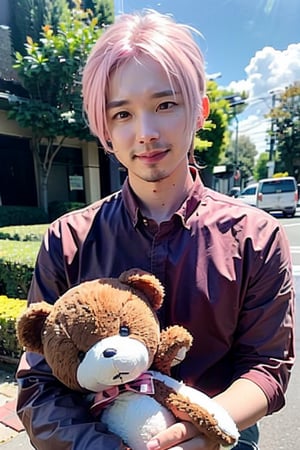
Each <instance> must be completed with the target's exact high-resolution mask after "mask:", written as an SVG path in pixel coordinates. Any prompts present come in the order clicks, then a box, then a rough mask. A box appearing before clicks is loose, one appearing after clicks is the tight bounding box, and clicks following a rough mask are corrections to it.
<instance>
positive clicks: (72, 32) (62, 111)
mask: <svg viewBox="0 0 300 450" xmlns="http://www.w3.org/2000/svg"><path fill="white" fill-rule="evenodd" d="M100 32H101V30H100V29H99V28H97V20H96V19H93V18H91V17H90V16H88V14H87V13H84V12H83V11H79V12H78V11H77V12H76V11H74V12H73V13H72V17H71V18H70V20H69V21H68V22H62V23H60V25H59V26H58V30H57V33H54V31H53V29H52V28H51V26H49V25H45V26H44V27H43V30H42V32H41V37H40V38H39V40H38V41H34V40H33V39H32V38H31V37H27V42H26V44H25V49H26V55H25V56H23V55H22V54H21V53H19V52H17V53H16V63H15V65H14V68H15V69H16V70H17V72H18V75H19V78H20V80H21V82H22V85H23V87H24V88H25V89H26V90H27V91H28V94H29V100H23V101H20V99H15V102H14V103H12V106H11V111H10V114H9V117H10V118H13V119H15V120H17V121H18V123H19V124H20V125H21V126H22V127H25V128H28V127H30V128H31V129H32V131H33V133H34V136H35V137H36V138H37V139H40V138H42V137H43V138H55V137H56V136H68V137H78V138H81V139H83V138H88V137H89V135H90V134H89V130H88V127H87V125H86V123H85V121H84V118H83V116H82V99H81V85H80V77H81V73H80V72H81V70H82V68H83V66H84V64H85V61H86V59H87V56H88V54H89V53H90V50H91V48H92V46H93V44H94V43H95V41H96V39H97V37H98V36H99V35H100Z"/></svg>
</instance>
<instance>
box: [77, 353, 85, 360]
mask: <svg viewBox="0 0 300 450" xmlns="http://www.w3.org/2000/svg"><path fill="white" fill-rule="evenodd" d="M84 357H85V352H82V351H79V352H78V359H79V361H80V362H82V361H83V360H84Z"/></svg>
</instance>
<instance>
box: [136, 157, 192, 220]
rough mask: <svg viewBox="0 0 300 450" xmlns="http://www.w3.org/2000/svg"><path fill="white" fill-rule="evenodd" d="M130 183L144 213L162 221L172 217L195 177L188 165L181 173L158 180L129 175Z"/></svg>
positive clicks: (150, 217) (145, 215)
mask: <svg viewBox="0 0 300 450" xmlns="http://www.w3.org/2000/svg"><path fill="white" fill-rule="evenodd" d="M129 183H130V186H131V188H132V189H133V191H134V193H135V194H136V196H137V198H138V202H139V207H140V210H141V213H142V215H143V216H144V217H147V218H149V219H153V220H155V221H156V222H157V223H161V222H164V221H166V220H168V219H170V218H171V217H172V215H173V214H174V213H175V212H176V211H177V210H178V209H179V208H180V206H181V205H182V203H183V202H184V201H185V199H186V198H187V196H188V193H189V191H190V188H191V186H192V184H193V178H192V175H191V173H190V171H189V168H188V166H186V170H184V171H183V170H181V171H180V174H179V175H178V174H176V175H175V174H171V175H170V176H168V177H167V178H165V179H162V180H160V181H156V182H149V181H145V180H142V179H140V178H137V177H134V176H132V175H129Z"/></svg>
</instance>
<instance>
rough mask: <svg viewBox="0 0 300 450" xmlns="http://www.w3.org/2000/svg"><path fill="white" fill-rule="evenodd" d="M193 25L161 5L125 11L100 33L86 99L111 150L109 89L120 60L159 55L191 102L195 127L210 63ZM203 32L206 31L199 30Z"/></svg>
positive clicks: (92, 121)
mask: <svg viewBox="0 0 300 450" xmlns="http://www.w3.org/2000/svg"><path fill="white" fill-rule="evenodd" d="M193 32H194V33H198V32H197V31H196V30H195V29H193V28H192V27H190V26H188V25H185V24H180V23H176V22H175V21H174V20H173V19H172V18H171V17H169V16H168V15H163V14H160V13H158V12H156V11H149V10H148V11H145V12H143V13H134V14H123V15H121V16H120V17H118V19H117V20H116V22H115V23H114V24H112V25H110V26H109V27H108V28H107V29H106V30H105V31H104V32H103V34H102V35H101V36H100V38H99V39H98V41H97V42H96V44H95V45H94V48H93V49H92V51H91V54H90V56H89V58H88V60H87V63H86V66H85V68H84V71H83V77H82V92H83V104H84V109H85V111H86V113H87V117H88V121H89V126H90V129H91V132H92V133H93V134H95V135H96V136H97V137H98V138H99V139H100V141H101V143H102V145H103V146H104V148H105V149H106V150H109V147H108V145H107V143H106V138H107V120H106V95H107V90H108V83H109V78H110V76H111V74H112V72H113V71H114V70H115V69H116V67H119V66H120V65H123V64H125V63H126V62H127V61H129V60H131V59H132V58H135V57H138V56H139V55H143V54H145V55H148V56H150V57H151V58H153V59H154V60H155V61H157V62H158V63H159V64H160V65H161V67H162V68H163V69H164V70H165V72H166V74H167V75H168V77H169V79H170V83H171V86H174V82H175V83H176V84H177V85H178V86H179V88H180V90H181V92H182V95H183V100H184V103H185V105H186V126H187V129H188V130H190V131H191V133H192V132H193V131H195V127H196V121H197V118H198V117H199V111H201V108H202V98H203V96H204V94H205V79H206V77H205V67H204V66H205V64H204V59H203V56H202V53H201V51H200V49H199V47H198V45H197V44H196V42H195V40H194V39H193ZM198 34H199V35H200V33H198Z"/></svg>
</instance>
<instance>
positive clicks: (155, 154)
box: [136, 149, 169, 164]
mask: <svg viewBox="0 0 300 450" xmlns="http://www.w3.org/2000/svg"><path fill="white" fill-rule="evenodd" d="M168 152H169V150H168V149H167V150H156V151H149V152H145V153H141V154H139V155H136V157H137V158H139V159H140V160H141V161H143V162H144V163H146V164H153V163H155V162H158V161H160V160H161V159H163V158H164V157H165V156H166V154H167V153H168Z"/></svg>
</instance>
